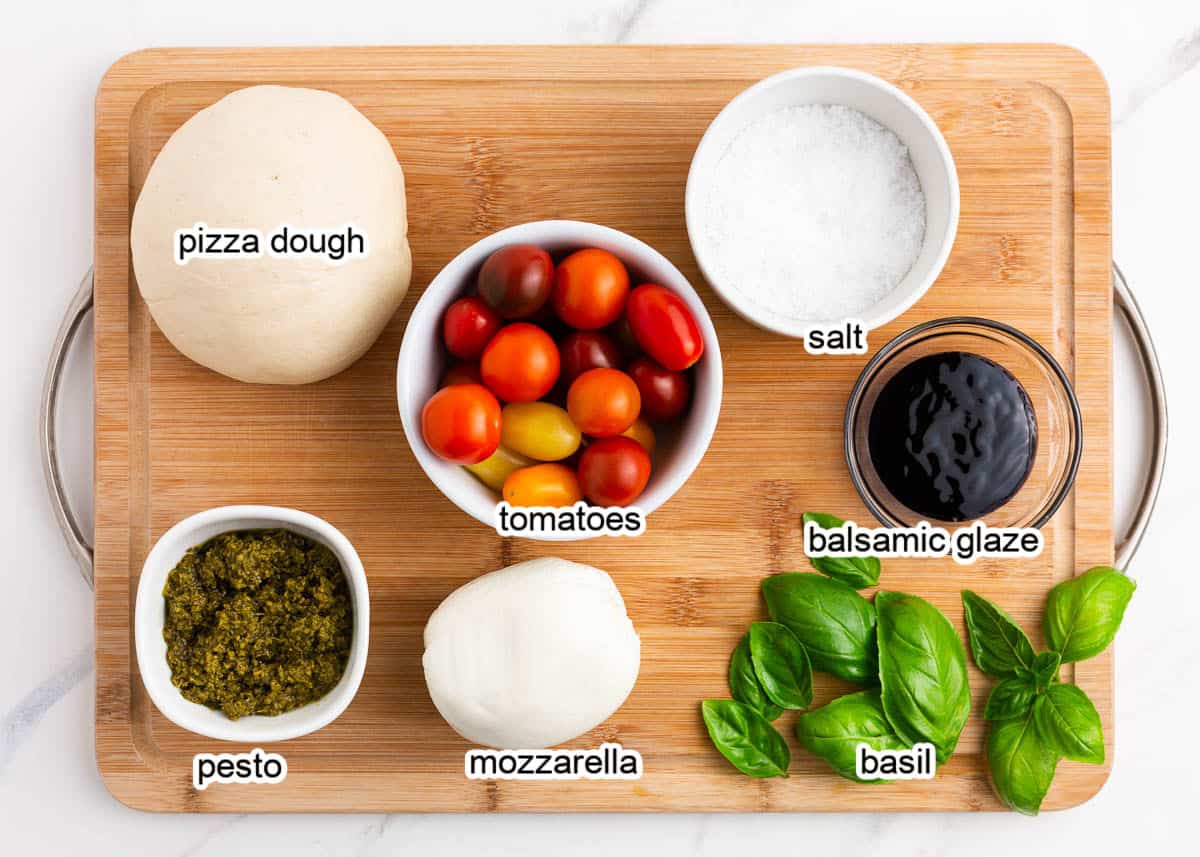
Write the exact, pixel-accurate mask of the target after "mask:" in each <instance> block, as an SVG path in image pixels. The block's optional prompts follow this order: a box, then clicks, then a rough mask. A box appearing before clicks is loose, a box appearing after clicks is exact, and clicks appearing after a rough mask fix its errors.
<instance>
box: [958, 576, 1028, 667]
mask: <svg viewBox="0 0 1200 857" xmlns="http://www.w3.org/2000/svg"><path fill="white" fill-rule="evenodd" d="M962 603H963V614H964V617H965V620H966V625H967V634H968V637H969V639H970V641H971V654H972V655H973V656H974V658H975V665H976V666H977V667H979V669H981V670H983V672H985V673H987V674H988V675H990V676H993V677H995V678H1008V677H1009V676H1017V675H1021V674H1022V671H1023V670H1024V671H1032V669H1033V659H1034V657H1035V655H1034V652H1033V644H1032V643H1030V642H1029V637H1028V636H1026V634H1025V632H1024V631H1023V630H1021V626H1020V625H1018V624H1017V623H1016V621H1015V620H1014V619H1013V618H1012V617H1011V616H1009V615H1008V614H1007V613H1005V612H1004V611H1003V610H1001V609H1000V608H999V607H997V606H996V605H995V604H993V603H992V602H990V601H988V600H987V599H986V598H980V597H979V596H978V595H976V594H975V593H974V592H972V591H971V590H969V589H964V590H963V592H962Z"/></svg>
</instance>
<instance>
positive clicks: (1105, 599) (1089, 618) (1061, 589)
mask: <svg viewBox="0 0 1200 857" xmlns="http://www.w3.org/2000/svg"><path fill="white" fill-rule="evenodd" d="M1136 588H1137V584H1135V583H1134V582H1133V581H1132V580H1130V579H1129V578H1128V577H1126V576H1125V575H1124V574H1122V573H1121V572H1119V571H1117V570H1116V569H1115V568H1109V567H1108V566H1104V565H1099V566H1096V567H1095V568H1093V569H1090V570H1088V571H1086V572H1084V573H1083V574H1081V575H1079V577H1075V578H1072V579H1071V580H1064V581H1063V582H1062V583H1060V584H1058V586H1056V587H1054V588H1053V589H1051V590H1050V595H1049V596H1048V597H1047V598H1046V615H1045V618H1044V619H1043V620H1042V623H1043V624H1042V628H1043V630H1044V631H1045V634H1046V641H1047V642H1048V643H1049V644H1050V648H1051V649H1052V650H1054V651H1056V652H1058V653H1059V654H1060V655H1062V660H1063V663H1065V664H1066V663H1072V662H1073V661H1083V660H1087V659H1088V658H1092V657H1095V656H1096V655H1098V654H1100V653H1101V652H1103V651H1104V650H1105V649H1106V648H1108V644H1109V643H1111V642H1112V640H1113V637H1115V636H1116V634H1117V629H1118V628H1119V627H1121V619H1122V617H1124V615H1125V608H1126V607H1127V606H1128V605H1129V599H1130V598H1132V597H1133V590H1134V589H1136Z"/></svg>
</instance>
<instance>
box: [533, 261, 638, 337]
mask: <svg viewBox="0 0 1200 857" xmlns="http://www.w3.org/2000/svg"><path fill="white" fill-rule="evenodd" d="M628 295H629V272H628V271H626V270H625V266H624V265H622V264H621V260H620V259H618V258H617V257H616V256H614V255H613V254H612V253H609V252H608V251H607V250H595V249H588V250H579V251H577V252H575V253H572V254H571V255H570V256H568V257H567V258H565V259H563V260H562V261H561V262H559V263H558V267H557V268H555V269H554V291H553V292H552V293H551V295H550V301H551V303H552V304H553V305H554V311H555V312H556V313H558V317H559V318H561V319H562V320H563V321H565V322H566V323H567V324H569V325H570V326H571V327H573V328H575V329H576V330H597V329H599V328H601V327H605V326H606V325H610V324H612V323H613V322H614V321H616V320H617V319H618V318H620V317H621V310H623V309H624V308H625V298H626V297H627V296H628Z"/></svg>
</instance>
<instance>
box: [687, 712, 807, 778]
mask: <svg viewBox="0 0 1200 857" xmlns="http://www.w3.org/2000/svg"><path fill="white" fill-rule="evenodd" d="M700 711H701V714H702V715H703V717H704V726H705V728H706V729H708V737H709V738H711V739H712V742H713V745H714V746H715V747H716V748H717V750H719V751H720V753H721V755H722V756H724V757H725V758H726V759H727V760H728V761H729V763H730V764H731V765H733V766H734V767H735V768H737V769H738V770H739V771H741V772H742V773H743V774H748V775H750V776H752V777H760V778H761V777H786V776H787V769H788V764H789V763H790V762H791V751H790V750H788V745H787V741H785V740H784V738H783V736H782V735H780V734H779V732H778V731H777V730H776V729H775V727H774V726H772V725H771V723H770V721H769V720H767V719H766V718H765V717H763V716H762V715H761V714H759V713H758V712H757V711H755V710H754V709H753V708H751V707H750V706H748V705H743V704H742V703H740V702H735V701H734V700H732V699H706V700H704V702H702V703H700Z"/></svg>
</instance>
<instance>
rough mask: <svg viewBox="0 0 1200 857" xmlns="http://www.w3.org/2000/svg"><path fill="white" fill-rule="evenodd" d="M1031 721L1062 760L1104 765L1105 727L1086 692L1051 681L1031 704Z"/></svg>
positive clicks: (1069, 685)
mask: <svg viewBox="0 0 1200 857" xmlns="http://www.w3.org/2000/svg"><path fill="white" fill-rule="evenodd" d="M1033 724H1034V726H1036V727H1037V732H1038V735H1039V736H1040V737H1041V739H1042V741H1043V742H1044V743H1045V744H1046V745H1047V747H1048V748H1049V749H1051V750H1053V751H1054V752H1056V753H1057V754H1058V755H1060V756H1062V757H1063V758H1064V759H1071V760H1072V761H1075V762H1087V763H1088V764H1091V765H1102V764H1104V728H1103V727H1102V726H1101V725H1100V714H1099V712H1097V711H1096V706H1095V705H1093V704H1092V700H1091V699H1090V698H1088V695H1087V694H1086V693H1084V692H1083V691H1082V690H1080V689H1079V688H1078V687H1076V686H1075V685H1073V684H1052V685H1050V687H1048V688H1046V692H1045V693H1043V694H1042V695H1041V696H1039V697H1038V698H1037V702H1035V703H1034V704H1033Z"/></svg>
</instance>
